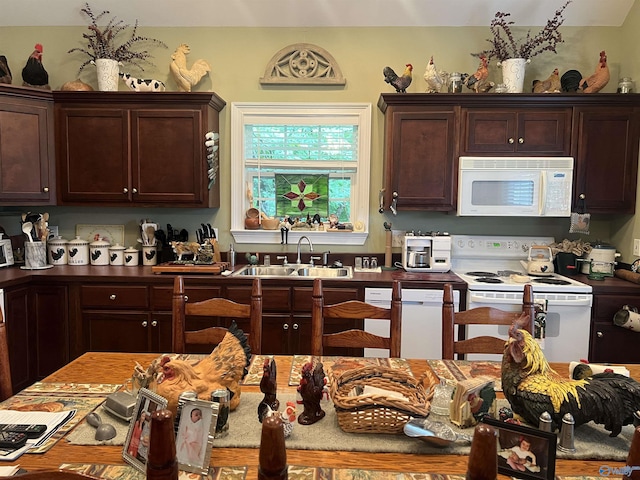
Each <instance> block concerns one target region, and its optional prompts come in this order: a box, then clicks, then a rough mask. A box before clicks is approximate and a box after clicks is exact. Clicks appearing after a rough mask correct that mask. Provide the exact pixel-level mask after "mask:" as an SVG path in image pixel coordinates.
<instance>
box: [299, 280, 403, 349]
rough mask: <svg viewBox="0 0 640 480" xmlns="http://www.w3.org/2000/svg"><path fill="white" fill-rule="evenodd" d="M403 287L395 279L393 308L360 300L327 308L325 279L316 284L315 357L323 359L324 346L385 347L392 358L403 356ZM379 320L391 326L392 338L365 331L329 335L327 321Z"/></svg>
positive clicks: (314, 303)
mask: <svg viewBox="0 0 640 480" xmlns="http://www.w3.org/2000/svg"><path fill="white" fill-rule="evenodd" d="M401 295H402V293H401V284H400V282H399V281H397V280H394V282H393V287H392V297H391V308H383V307H379V306H375V305H370V304H368V303H365V302H361V301H358V300H349V301H346V302H341V303H336V304H333V305H324V296H323V293H322V280H321V279H319V278H316V279H315V280H314V281H313V306H312V311H311V354H312V355H316V356H321V355H322V352H323V349H324V347H351V348H383V349H387V350H389V355H390V356H391V357H396V358H397V357H400V339H401V333H402V302H401ZM327 318H334V319H336V318H337V319H340V318H344V319H356V320H358V319H362V320H364V319H365V318H366V319H375V320H377V319H379V320H383V321H384V320H386V321H388V322H389V323H390V327H389V332H390V335H389V337H382V336H379V335H374V334H372V333H368V332H365V331H364V330H358V329H351V330H344V331H341V332H336V333H325V319H327Z"/></svg>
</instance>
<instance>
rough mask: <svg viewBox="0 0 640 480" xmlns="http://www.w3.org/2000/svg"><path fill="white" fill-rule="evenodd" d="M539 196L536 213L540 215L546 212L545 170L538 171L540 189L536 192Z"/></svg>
mask: <svg viewBox="0 0 640 480" xmlns="http://www.w3.org/2000/svg"><path fill="white" fill-rule="evenodd" d="M538 194H539V195H540V198H538V214H539V215H540V216H542V215H544V214H545V213H547V202H546V199H547V171H546V170H543V171H542V172H540V190H539V192H538Z"/></svg>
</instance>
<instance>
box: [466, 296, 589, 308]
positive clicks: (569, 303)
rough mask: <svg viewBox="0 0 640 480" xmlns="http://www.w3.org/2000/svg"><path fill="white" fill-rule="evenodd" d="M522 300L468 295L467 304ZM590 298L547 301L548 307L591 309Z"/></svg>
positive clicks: (491, 303) (497, 303) (514, 302)
mask: <svg viewBox="0 0 640 480" xmlns="http://www.w3.org/2000/svg"><path fill="white" fill-rule="evenodd" d="M521 301H522V300H521V299H519V298H517V297H515V296H514V297H513V298H491V297H485V296H482V295H474V294H470V295H469V304H476V305H478V304H480V305H487V304H490V305H517V304H519V303H520V302H521ZM591 304H592V297H591V295H579V296H577V298H575V299H570V298H569V299H568V298H563V299H562V300H558V299H553V298H550V299H549V300H548V305H549V306H557V307H591Z"/></svg>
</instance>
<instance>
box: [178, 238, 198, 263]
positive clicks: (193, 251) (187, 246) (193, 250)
mask: <svg viewBox="0 0 640 480" xmlns="http://www.w3.org/2000/svg"><path fill="white" fill-rule="evenodd" d="M171 248H172V249H173V252H174V253H175V254H176V255H177V257H178V260H177V261H178V262H181V261H182V256H183V255H187V254H188V255H193V259H194V260H195V259H196V256H197V255H198V252H199V251H200V244H199V243H198V242H171Z"/></svg>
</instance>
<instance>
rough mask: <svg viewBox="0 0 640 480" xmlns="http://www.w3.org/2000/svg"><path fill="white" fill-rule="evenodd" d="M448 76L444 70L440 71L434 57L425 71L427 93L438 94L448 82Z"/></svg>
mask: <svg viewBox="0 0 640 480" xmlns="http://www.w3.org/2000/svg"><path fill="white" fill-rule="evenodd" d="M447 76H448V74H447V73H446V72H443V71H442V70H440V71H438V69H437V68H436V65H435V63H433V55H431V59H430V60H429V63H428V64H427V68H426V70H425V71H424V81H425V82H427V93H438V92H440V91H441V89H442V86H443V85H444V84H445V82H446V78H447Z"/></svg>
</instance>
